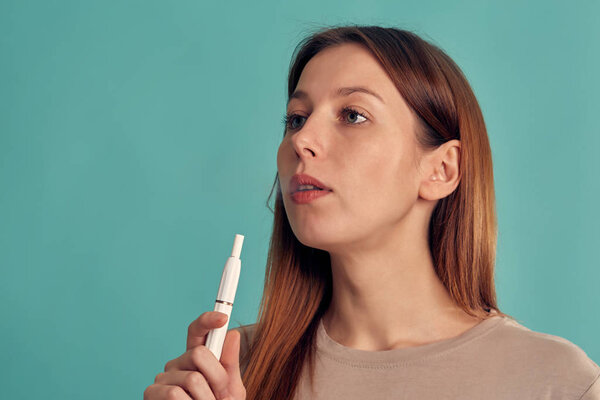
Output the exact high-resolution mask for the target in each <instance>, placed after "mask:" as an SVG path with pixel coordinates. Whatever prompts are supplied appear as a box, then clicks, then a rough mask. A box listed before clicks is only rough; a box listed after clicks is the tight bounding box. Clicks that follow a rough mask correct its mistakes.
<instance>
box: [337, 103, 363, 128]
mask: <svg viewBox="0 0 600 400" xmlns="http://www.w3.org/2000/svg"><path fill="white" fill-rule="evenodd" d="M342 114H343V115H345V116H346V115H347V116H350V115H352V116H354V118H353V119H355V118H362V119H363V121H360V122H359V123H358V124H355V123H353V122H350V124H351V125H359V124H362V123H363V122H365V121H366V120H367V119H368V118H367V117H366V116H365V115H363V114H362V113H360V112H358V111H356V110H355V109H353V108H350V107H346V108H344V109H343V110H342Z"/></svg>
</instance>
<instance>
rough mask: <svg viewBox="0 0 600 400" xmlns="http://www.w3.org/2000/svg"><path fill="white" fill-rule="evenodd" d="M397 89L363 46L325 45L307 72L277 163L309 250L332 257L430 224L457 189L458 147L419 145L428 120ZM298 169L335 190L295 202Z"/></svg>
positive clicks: (292, 103)
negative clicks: (440, 201)
mask: <svg viewBox="0 0 600 400" xmlns="http://www.w3.org/2000/svg"><path fill="white" fill-rule="evenodd" d="M393 73H394V71H391V74H393ZM398 78H399V77H395V79H396V80H397V79H398ZM398 86H399V84H397V83H395V82H394V80H393V79H392V78H390V73H388V72H387V71H386V69H385V68H384V67H383V66H382V64H381V62H380V61H379V60H378V59H377V57H375V56H374V55H373V53H372V52H371V51H370V50H369V49H368V48H367V47H366V46H364V45H363V44H360V43H356V42H346V43H342V44H334V45H330V46H328V47H325V48H324V49H322V50H320V51H319V52H318V53H317V54H315V55H314V56H313V57H311V58H310V60H309V61H308V62H307V63H306V65H305V66H304V68H302V71H301V74H300V77H299V79H298V82H297V83H296V85H295V88H294V91H293V93H292V94H291V95H290V96H289V101H288V104H287V111H286V122H287V123H286V127H285V133H284V137H283V140H282V142H281V145H280V147H279V151H278V155H277V166H278V177H279V183H280V185H281V192H282V198H283V203H284V206H285V210H286V215H287V218H288V220H289V223H290V225H291V228H292V230H293V232H294V234H295V236H296V237H297V238H298V240H299V241H300V242H301V243H303V244H304V245H306V246H310V247H314V248H318V249H321V250H326V251H328V252H329V253H330V254H333V253H335V252H346V251H349V249H352V251H361V250H362V248H363V247H373V246H376V245H377V244H381V243H383V242H384V241H385V240H389V239H388V238H393V237H394V235H392V234H391V232H392V231H398V228H399V225H400V224H403V222H404V225H405V226H406V227H407V228H409V229H410V228H411V227H412V226H413V225H415V224H417V225H419V226H421V225H423V224H424V223H426V222H428V221H429V219H430V216H431V213H432V211H433V208H434V206H435V204H436V203H437V200H438V199H440V198H443V197H446V196H447V195H449V194H450V193H451V192H452V191H454V189H455V188H456V186H457V185H458V183H459V174H458V172H459V159H460V158H459V156H460V152H459V150H460V141H458V140H449V141H447V142H446V143H444V144H443V145H440V146H439V147H434V148H427V147H426V143H425V144H422V143H421V142H419V140H418V139H419V138H418V137H417V132H418V133H419V135H422V123H421V121H420V120H419V119H418V118H419V117H418V116H417V115H415V113H414V111H413V110H412V109H411V107H410V106H409V105H408V104H407V103H406V101H405V100H404V99H403V97H402V95H401V94H400V91H399V89H398ZM356 88H363V89H366V91H364V90H361V89H358V90H357V89H356ZM369 92H370V93H369ZM296 173H305V174H308V175H311V176H313V177H316V178H317V179H318V180H319V181H321V182H323V183H324V184H325V185H326V186H327V187H328V188H330V189H331V193H330V194H328V195H327V196H324V197H321V198H319V199H318V200H315V201H312V202H310V203H305V204H297V203H295V202H294V201H293V199H292V196H291V190H292V185H291V182H290V180H291V178H292V176H293V175H294V174H296ZM407 218H410V219H411V220H410V221H404V220H405V219H407Z"/></svg>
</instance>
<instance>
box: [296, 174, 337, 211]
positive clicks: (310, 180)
mask: <svg viewBox="0 0 600 400" xmlns="http://www.w3.org/2000/svg"><path fill="white" fill-rule="evenodd" d="M300 185H313V186H316V187H318V188H320V189H321V190H318V189H315V190H302V191H298V188H299V187H300ZM331 192H332V190H331V189H330V188H329V187H328V186H327V185H325V184H324V183H323V182H321V181H319V180H318V179H317V178H314V177H312V176H310V175H307V174H296V175H294V176H292V179H291V180H290V196H291V197H292V200H293V201H294V202H295V203H297V204H305V203H309V202H311V201H313V200H315V199H318V198H319V197H323V196H325V195H327V194H329V193H331Z"/></svg>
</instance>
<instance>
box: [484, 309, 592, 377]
mask: <svg viewBox="0 0 600 400" xmlns="http://www.w3.org/2000/svg"><path fill="white" fill-rule="evenodd" d="M492 333H493V334H492V335H490V338H489V339H491V340H492V344H491V346H493V347H495V350H494V353H496V354H504V358H505V357H509V358H511V359H512V360H513V361H518V363H514V364H513V365H521V368H523V369H527V370H529V371H537V374H538V376H542V375H544V376H547V377H555V379H557V380H563V381H564V383H565V384H572V385H573V386H574V387H589V386H590V385H591V384H592V383H593V382H598V383H597V385H600V381H597V378H598V376H599V375H600V367H599V366H598V364H596V363H595V362H594V361H593V360H592V359H591V358H590V357H589V356H588V355H587V353H586V352H585V351H584V350H583V349H582V348H581V347H579V346H578V345H576V344H575V343H573V342H571V341H570V340H568V339H566V338H564V337H561V336H557V335H553V334H550V333H544V332H538V331H534V330H532V329H530V328H528V327H526V326H525V325H523V324H522V323H520V322H518V321H517V320H514V319H512V318H507V317H504V318H503V321H502V323H501V324H500V325H499V326H498V327H497V329H494V330H493V332H492ZM556 383H557V384H558V383H559V382H556Z"/></svg>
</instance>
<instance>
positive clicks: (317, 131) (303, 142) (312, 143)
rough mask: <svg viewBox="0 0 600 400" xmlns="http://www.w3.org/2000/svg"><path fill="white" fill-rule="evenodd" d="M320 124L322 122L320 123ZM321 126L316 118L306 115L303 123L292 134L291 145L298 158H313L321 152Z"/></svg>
mask: <svg viewBox="0 0 600 400" xmlns="http://www.w3.org/2000/svg"><path fill="white" fill-rule="evenodd" d="M321 125H322V124H321ZM322 130H323V127H322V126H321V127H320V126H319V123H318V121H317V119H316V118H314V117H313V116H310V117H308V118H307V119H306V120H305V121H304V125H302V127H301V128H300V129H299V130H297V131H296V132H294V133H293V134H292V139H291V140H292V145H293V147H294V151H295V152H296V156H297V157H298V158H314V157H316V156H317V155H318V154H320V153H321V140H322V136H323V134H322Z"/></svg>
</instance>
